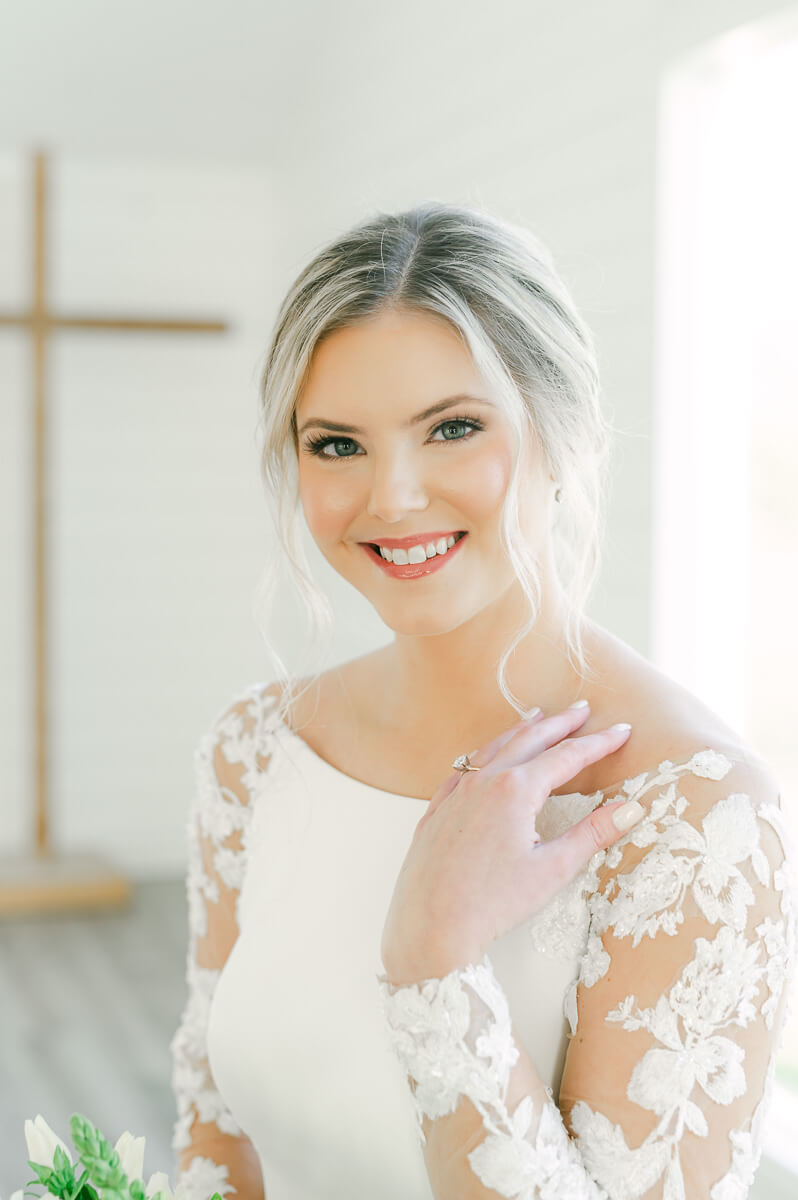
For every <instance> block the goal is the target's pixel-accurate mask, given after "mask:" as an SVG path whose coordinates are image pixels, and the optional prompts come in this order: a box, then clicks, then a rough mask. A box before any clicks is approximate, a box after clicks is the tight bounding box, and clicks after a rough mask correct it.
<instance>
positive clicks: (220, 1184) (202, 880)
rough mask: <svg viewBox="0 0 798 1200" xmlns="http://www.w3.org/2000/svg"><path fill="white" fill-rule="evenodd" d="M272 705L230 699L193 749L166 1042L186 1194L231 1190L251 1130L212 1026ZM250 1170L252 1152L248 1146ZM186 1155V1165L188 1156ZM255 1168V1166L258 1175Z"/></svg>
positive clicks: (253, 697) (235, 922)
mask: <svg viewBox="0 0 798 1200" xmlns="http://www.w3.org/2000/svg"><path fill="white" fill-rule="evenodd" d="M266 705H268V706H270V698H269V699H267V701H266V704H264V697H263V695H262V692H261V690H260V689H259V688H258V687H257V685H256V687H254V688H253V689H251V690H250V691H249V692H248V693H247V694H246V695H245V696H244V697H243V698H241V699H238V700H237V701H236V702H234V703H232V704H230V705H228V706H227V707H226V708H225V709H224V710H223V712H222V713H221V714H220V715H219V716H217V718H216V719H215V720H214V721H213V723H212V725H211V728H210V729H209V730H208V731H207V732H206V733H205V734H204V736H203V737H202V738H201V740H200V742H199V744H198V745H197V748H196V750H195V754H194V798H193V804H192V806H191V812H190V816H189V820H188V824H187V845H188V867H187V876H186V890H187V899H188V927H189V928H188V932H189V937H188V951H187V956H186V983H187V998H186V1003H185V1007H184V1009H183V1013H182V1016H181V1018H180V1023H179V1025H178V1028H177V1030H176V1032H175V1034H174V1036H173V1038H172V1040H171V1042H170V1050H171V1055H172V1091H173V1093H174V1096H175V1101H176V1105H177V1121H176V1123H175V1125H174V1129H173V1134H172V1149H173V1150H174V1151H175V1153H176V1154H177V1155H178V1156H179V1161H180V1162H181V1163H183V1164H185V1163H186V1162H188V1166H187V1167H186V1169H185V1170H184V1171H183V1173H182V1174H180V1175H179V1180H178V1181H179V1182H180V1183H181V1184H182V1185H183V1187H184V1190H185V1192H186V1195H187V1196H188V1197H189V1200H194V1198H195V1197H196V1198H197V1200H207V1197H208V1196H210V1195H212V1194H213V1193H214V1192H215V1191H218V1192H220V1193H221V1195H222V1196H226V1195H228V1194H229V1193H233V1192H235V1191H236V1190H237V1189H236V1187H234V1186H233V1184H232V1181H231V1178H230V1171H229V1164H230V1162H231V1159H232V1157H233V1155H236V1156H237V1157H236V1161H239V1160H240V1157H241V1153H242V1151H241V1149H240V1144H238V1145H237V1143H236V1142H235V1141H233V1140H232V1139H242V1141H246V1136H245V1135H244V1133H243V1131H242V1130H241V1128H240V1127H239V1125H238V1123H237V1122H236V1119H235V1117H234V1116H233V1114H232V1113H231V1112H230V1110H229V1109H228V1107H227V1105H226V1104H225V1102H224V1099H223V1097H222V1096H221V1095H220V1093H219V1091H218V1089H217V1087H216V1084H215V1082H214V1079H213V1075H212V1073H211V1068H210V1064H209V1061H208V1050H207V1030H208V1019H209V1014H210V1008H211V1002H212V1000H213V996H214V992H215V990H216V985H217V983H218V980H219V977H220V975H221V972H222V968H223V967H224V964H225V962H226V961H227V959H228V957H229V955H230V953H231V951H232V948H233V946H234V945H235V942H236V940H237V938H238V935H239V929H240V922H239V904H240V898H241V885H242V882H243V879H244V873H245V867H246V850H247V835H248V831H249V827H250V820H251V816H252V811H253V807H254V805H253V804H252V803H251V799H252V796H253V793H254V791H255V789H256V788H257V786H258V782H259V779H260V777H261V775H262V772H263V770H264V767H265V766H266V763H267V762H268V757H264V756H263V754H262V753H261V754H259V753H258V750H259V748H260V750H261V751H262V749H263V738H262V737H259V736H258V734H259V732H260V731H261V728H262V722H263V715H264V712H265V711H266ZM243 1153H244V1154H246V1155H247V1162H246V1169H248V1170H250V1171H251V1170H253V1167H254V1165H255V1164H254V1162H253V1158H254V1151H253V1150H252V1149H251V1147H247V1146H245V1147H244V1150H243ZM189 1160H190V1161H189ZM258 1173H259V1171H258Z"/></svg>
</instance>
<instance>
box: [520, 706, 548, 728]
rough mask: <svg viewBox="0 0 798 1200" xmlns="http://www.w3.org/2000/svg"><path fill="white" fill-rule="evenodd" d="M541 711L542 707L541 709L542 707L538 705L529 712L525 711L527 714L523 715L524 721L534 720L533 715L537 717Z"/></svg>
mask: <svg viewBox="0 0 798 1200" xmlns="http://www.w3.org/2000/svg"><path fill="white" fill-rule="evenodd" d="M542 712H543V709H542V708H540V707H538V708H533V709H532V710H531V711H530V712H528V713H527V715H526V716H525V717H524V721H534V719H535V717H539V716H540V714H541V713H542ZM522 724H523V722H522Z"/></svg>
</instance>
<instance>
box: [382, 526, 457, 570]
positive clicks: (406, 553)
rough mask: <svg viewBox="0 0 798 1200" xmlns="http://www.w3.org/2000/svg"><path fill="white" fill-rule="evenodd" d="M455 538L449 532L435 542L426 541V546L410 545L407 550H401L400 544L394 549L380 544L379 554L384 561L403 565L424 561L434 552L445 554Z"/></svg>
mask: <svg viewBox="0 0 798 1200" xmlns="http://www.w3.org/2000/svg"><path fill="white" fill-rule="evenodd" d="M456 540H457V539H456V538H455V536H454V534H449V536H448V537H442V538H438V540H437V542H427V544H426V546H421V545H419V546H410V547H409V549H407V550H403V549H402V548H401V547H400V546H397V547H396V548H395V549H394V550H388V549H387V547H385V546H380V554H381V555H382V557H383V558H384V559H385V561H386V562H394V563H397V564H398V566H401V567H404V566H407V564H408V563H422V562H425V561H426V560H427V559H428V558H434V557H435V555H436V554H445V553H446V551H447V550H449V549H450V548H451V547H452V546H453V545H454V544H455V541H456Z"/></svg>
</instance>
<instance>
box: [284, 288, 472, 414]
mask: <svg viewBox="0 0 798 1200" xmlns="http://www.w3.org/2000/svg"><path fill="white" fill-rule="evenodd" d="M462 392H471V393H473V394H475V395H482V396H485V397H486V398H490V392H489V390H488V387H487V382H486V381H485V379H484V378H483V376H482V374H481V372H480V371H479V370H478V368H477V366H476V364H475V363H474V360H473V358H472V357H471V353H470V351H469V349H468V347H467V346H466V345H465V344H464V342H463V340H462V339H461V337H460V334H459V332H458V331H457V330H456V329H454V327H453V326H452V325H450V324H449V322H448V321H446V320H444V319H443V318H442V317H438V316H437V315H435V314H433V313H422V312H415V311H410V310H388V311H383V312H380V313H379V314H377V315H376V316H374V317H370V318H369V319H368V320H366V321H361V322H358V323H357V324H356V325H350V326H347V327H345V328H343V329H337V330H335V331H334V332H333V333H330V334H327V335H326V336H325V337H324V338H323V339H322V341H321V342H320V343H319V345H318V346H317V347H316V350H315V352H314V354H313V358H312V360H311V365H310V369H309V371H308V375H307V378H306V381H305V384H304V387H303V389H302V392H301V394H300V396H299V398H298V400H297V405H296V411H297V418H298V419H300V420H301V421H305V420H308V419H310V418H313V417H328V416H330V417H331V416H333V415H335V416H336V417H340V419H341V420H345V419H346V416H347V415H349V416H351V417H352V418H353V419H354V418H355V416H356V415H357V416H360V417H362V416H363V415H364V413H365V412H368V411H378V412H390V413H394V412H396V413H398V414H400V415H404V416H408V415H410V414H411V413H413V412H415V411H416V410H417V409H418V408H423V407H424V406H425V405H428V404H432V403H434V402H435V401H436V400H440V399H441V398H442V397H444V396H449V395H453V394H455V393H462ZM333 410H334V412H333Z"/></svg>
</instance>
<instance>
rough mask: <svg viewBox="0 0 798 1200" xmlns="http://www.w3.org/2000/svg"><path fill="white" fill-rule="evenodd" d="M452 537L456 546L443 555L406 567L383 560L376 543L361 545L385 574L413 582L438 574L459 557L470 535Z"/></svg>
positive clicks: (410, 563)
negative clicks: (463, 544)
mask: <svg viewBox="0 0 798 1200" xmlns="http://www.w3.org/2000/svg"><path fill="white" fill-rule="evenodd" d="M451 536H453V537H454V544H453V545H451V546H449V547H448V548H447V549H446V550H445V551H444V553H443V554H437V553H436V554H433V555H432V557H431V558H425V559H423V560H422V561H421V562H409V563H407V564H406V565H405V564H404V563H395V562H390V561H389V560H388V559H387V558H383V556H382V554H381V553H380V548H379V546H378V545H377V544H376V543H375V542H361V543H360V544H361V546H362V547H363V550H364V551H365V553H366V554H368V556H369V558H371V560H372V561H373V562H374V563H375V564H376V565H377V566H378V567H380V569H381V570H382V571H383V573H384V574H386V575H388V576H391V577H392V578H394V579H399V580H412V579H420V578H424V577H426V576H427V575H433V574H436V573H437V572H438V571H440V570H441V569H442V568H443V567H445V566H446V563H447V562H448V561H449V560H450V559H452V558H456V557H457V556H458V554H459V550H460V546H461V545H462V543H463V542H464V541H465V539H466V537H467V536H468V533H467V531H461V532H460V533H456V534H453V535H451ZM419 544H420V543H419Z"/></svg>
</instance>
